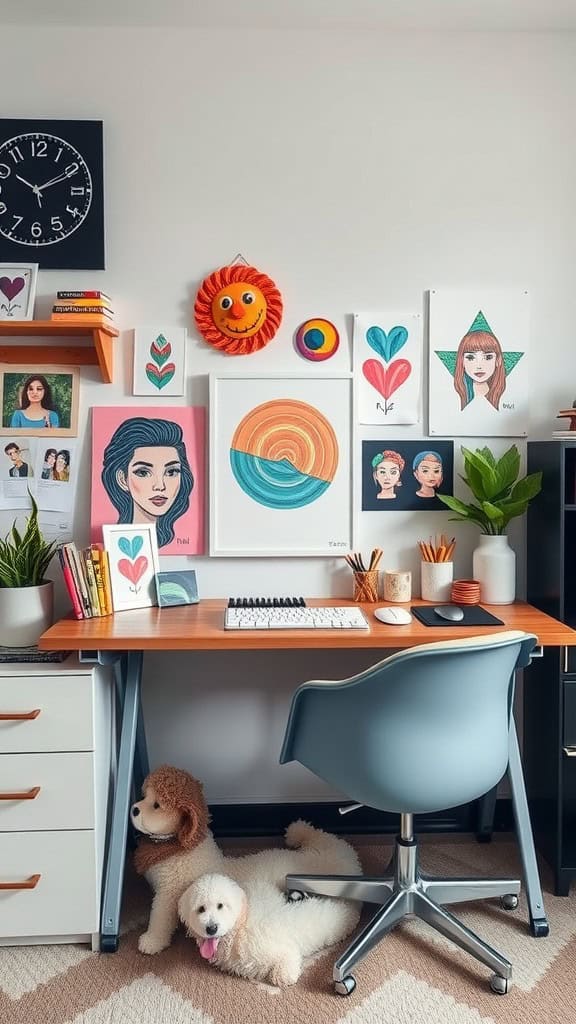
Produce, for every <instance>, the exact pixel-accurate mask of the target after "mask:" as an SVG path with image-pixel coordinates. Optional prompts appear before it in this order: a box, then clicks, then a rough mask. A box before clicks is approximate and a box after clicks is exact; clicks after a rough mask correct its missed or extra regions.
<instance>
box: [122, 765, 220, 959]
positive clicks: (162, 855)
mask: <svg viewBox="0 0 576 1024" xmlns="http://www.w3.org/2000/svg"><path fill="white" fill-rule="evenodd" d="M142 792H143V794H144V797H143V799H142V800H139V801H138V803H135V804H133V806H132V809H131V812H130V816H131V819H132V824H133V825H134V827H135V828H136V829H138V831H139V832H141V833H142V835H141V837H140V839H139V842H138V848H137V850H136V853H135V856H134V864H135V867H136V871H137V872H138V873H139V874H141V875H145V877H146V878H147V880H148V882H149V883H150V885H151V886H152V889H153V890H154V899H153V901H152V909H151V912H150V920H149V922H148V929H147V931H145V932H144V933H143V934H142V935H141V936H140V939H139V940H138V948H139V949H140V951H141V952H142V953H159V952H160V950H162V949H165V948H166V946H169V945H170V940H171V938H172V934H173V932H174V931H175V929H176V926H177V924H178V900H179V898H180V896H181V895H182V893H183V892H184V889H185V888H186V887H187V886H188V885H190V883H191V882H193V881H194V880H195V879H196V878H198V877H199V876H200V875H203V874H204V873H205V872H207V871H217V870H219V869H220V868H221V867H222V863H223V860H224V855H223V854H222V852H221V851H220V850H219V849H218V847H217V845H216V843H215V842H214V838H213V836H212V833H211V832H210V830H209V828H208V823H209V820H210V816H209V813H208V807H207V806H206V801H205V799H204V794H203V790H202V784H201V783H200V782H199V781H198V779H195V778H194V777H193V776H192V775H189V773H188V772H185V771H183V770H182V769H181V768H172V767H170V766H169V765H161V766H160V767H159V768H157V769H156V770H155V771H153V772H151V773H150V775H148V776H147V778H146V779H145V780H144V785H143V787H142Z"/></svg>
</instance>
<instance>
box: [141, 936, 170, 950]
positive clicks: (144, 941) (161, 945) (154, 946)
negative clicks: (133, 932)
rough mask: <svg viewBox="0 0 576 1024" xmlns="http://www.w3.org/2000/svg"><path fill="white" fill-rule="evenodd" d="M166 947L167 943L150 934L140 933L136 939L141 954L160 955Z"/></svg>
mask: <svg viewBox="0 0 576 1024" xmlns="http://www.w3.org/2000/svg"><path fill="white" fill-rule="evenodd" d="M168 945H169V943H168V942H163V941H162V939H159V938H158V936H157V935H154V934H153V933H152V932H142V935H141V936H140V938H139V939H138V949H139V950H140V952H141V953H160V952H162V950H163V949H166V946H168Z"/></svg>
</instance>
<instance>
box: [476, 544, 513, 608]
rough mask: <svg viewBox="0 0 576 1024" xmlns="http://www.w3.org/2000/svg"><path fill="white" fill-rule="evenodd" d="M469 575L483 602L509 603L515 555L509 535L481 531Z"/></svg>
mask: <svg viewBox="0 0 576 1024" xmlns="http://www.w3.org/2000/svg"><path fill="white" fill-rule="evenodd" d="M472 575H473V576H474V579H475V580H478V582H479V584H480V600H481V601H482V602H484V603H485V604H512V602H513V601H514V598H515V597H516V555H515V553H514V552H513V550H512V548H511V547H510V545H509V544H508V537H507V536H506V535H505V534H504V535H503V536H499V537H498V536H496V537H492V536H490V535H489V534H486V533H481V534H480V542H479V544H478V547H477V548H475V549H474V552H473V555H472Z"/></svg>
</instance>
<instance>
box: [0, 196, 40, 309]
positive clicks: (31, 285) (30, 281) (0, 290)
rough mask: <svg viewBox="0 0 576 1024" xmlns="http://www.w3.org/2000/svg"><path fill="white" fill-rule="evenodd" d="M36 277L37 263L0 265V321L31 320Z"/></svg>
mask: <svg viewBox="0 0 576 1024" xmlns="http://www.w3.org/2000/svg"><path fill="white" fill-rule="evenodd" d="M1 206H2V204H1V203H0V207H1ZM37 275H38V264H37V263H0V320H32V319H33V315H34V300H35V298H36V279H37Z"/></svg>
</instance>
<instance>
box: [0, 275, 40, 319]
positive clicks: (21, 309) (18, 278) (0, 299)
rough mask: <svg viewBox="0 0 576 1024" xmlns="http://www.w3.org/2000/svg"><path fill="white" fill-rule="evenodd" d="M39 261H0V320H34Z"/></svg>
mask: <svg viewBox="0 0 576 1024" xmlns="http://www.w3.org/2000/svg"><path fill="white" fill-rule="evenodd" d="M37 278H38V264H37V263H0V320H33V319H34V301H35V299H36V281H37Z"/></svg>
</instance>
